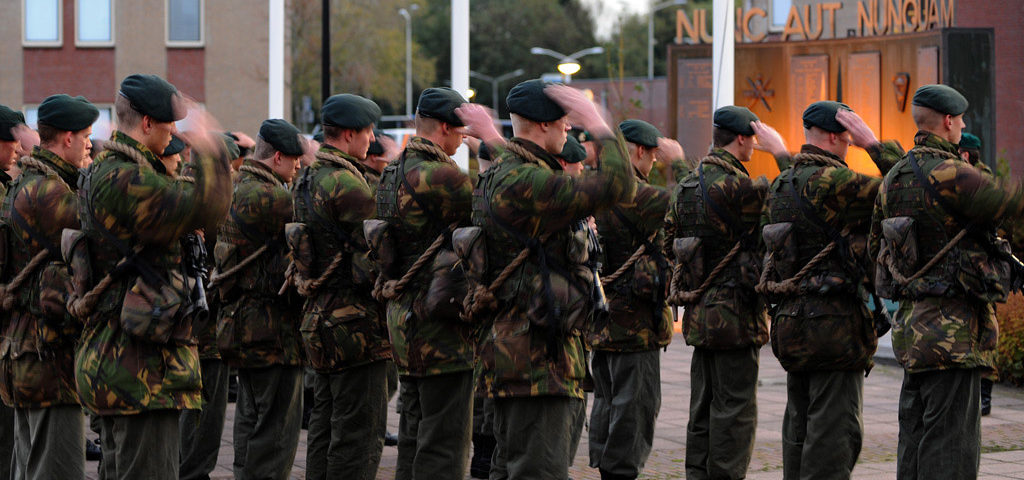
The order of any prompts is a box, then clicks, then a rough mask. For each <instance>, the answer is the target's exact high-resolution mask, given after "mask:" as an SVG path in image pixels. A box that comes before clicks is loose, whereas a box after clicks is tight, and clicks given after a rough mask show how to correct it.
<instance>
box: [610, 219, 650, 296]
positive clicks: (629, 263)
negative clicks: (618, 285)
mask: <svg viewBox="0 0 1024 480" xmlns="http://www.w3.org/2000/svg"><path fill="white" fill-rule="evenodd" d="M657 236H658V232H654V233H653V234H652V235H651V236H650V237H649V238H648V239H647V242H648V243H653V242H654V238H655V237H657ZM645 253H647V245H640V248H637V249H636V251H635V252H633V254H632V255H630V256H629V258H628V259H626V262H625V263H623V264H622V266H620V267H619V268H618V269H617V270H615V271H614V272H612V274H611V275H608V276H607V277H601V285H603V286H605V287H607V286H608V285H611V284H612V282H614V281H616V280H618V279H619V277H621V276H622V275H623V274H625V273H626V271H627V270H629V269H630V268H632V267H633V265H635V264H636V262H638V261H640V257H642V256H644V254H645Z"/></svg>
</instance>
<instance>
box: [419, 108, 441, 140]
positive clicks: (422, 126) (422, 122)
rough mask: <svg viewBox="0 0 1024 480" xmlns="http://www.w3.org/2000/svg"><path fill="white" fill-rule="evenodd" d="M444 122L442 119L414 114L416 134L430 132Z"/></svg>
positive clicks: (436, 129)
mask: <svg viewBox="0 0 1024 480" xmlns="http://www.w3.org/2000/svg"><path fill="white" fill-rule="evenodd" d="M442 123H444V121H442V120H438V119H436V118H428V117H423V116H420V114H418V113H417V114H416V133H417V134H428V135H429V134H432V133H434V132H436V131H438V130H439V129H440V128H441V124H442Z"/></svg>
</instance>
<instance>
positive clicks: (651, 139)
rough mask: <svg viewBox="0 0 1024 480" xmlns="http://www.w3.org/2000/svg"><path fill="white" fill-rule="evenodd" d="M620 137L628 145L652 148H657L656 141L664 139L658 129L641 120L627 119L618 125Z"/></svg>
mask: <svg viewBox="0 0 1024 480" xmlns="http://www.w3.org/2000/svg"><path fill="white" fill-rule="evenodd" d="M619 130H621V131H622V136H623V137H625V138H626V141H627V142H629V143H635V144H637V145H643V146H645V147H649V148H654V147H657V146H658V139H659V138H661V137H664V135H662V134H661V131H660V130H658V127H655V126H654V125H651V124H649V123H647V122H645V121H643V120H636V119H629V120H626V121H624V122H622V123H620V124H619Z"/></svg>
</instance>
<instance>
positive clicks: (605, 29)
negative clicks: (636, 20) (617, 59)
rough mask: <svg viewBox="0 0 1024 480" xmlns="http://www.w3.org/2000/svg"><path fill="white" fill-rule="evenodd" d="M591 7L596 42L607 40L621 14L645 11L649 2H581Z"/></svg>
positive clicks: (589, 0) (615, 0) (586, 0)
mask: <svg viewBox="0 0 1024 480" xmlns="http://www.w3.org/2000/svg"><path fill="white" fill-rule="evenodd" d="M581 1H582V2H583V3H585V4H588V5H590V6H591V9H592V11H593V12H594V14H595V16H596V20H597V31H596V32H595V33H596V34H597V38H598V40H604V39H607V38H608V36H609V35H610V34H611V32H612V28H613V27H614V26H615V21H616V20H617V19H618V18H619V16H620V15H621V14H622V13H623V12H632V13H639V12H645V11H647V5H648V1H649V0H581Z"/></svg>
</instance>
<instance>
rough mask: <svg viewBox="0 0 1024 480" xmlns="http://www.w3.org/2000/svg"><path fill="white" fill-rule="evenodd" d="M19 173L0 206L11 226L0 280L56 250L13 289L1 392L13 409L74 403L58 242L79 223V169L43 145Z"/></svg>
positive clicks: (77, 327)
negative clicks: (43, 254) (13, 295)
mask: <svg viewBox="0 0 1024 480" xmlns="http://www.w3.org/2000/svg"><path fill="white" fill-rule="evenodd" d="M21 168H22V173H21V176H19V177H18V179H17V180H15V181H14V182H13V183H12V185H11V188H10V191H9V192H8V193H9V195H8V197H7V198H6V199H5V201H4V206H3V213H2V216H3V221H4V222H5V223H6V224H7V225H8V226H9V228H10V229H9V231H8V232H9V233H8V238H7V239H6V241H7V242H8V246H9V247H10V248H9V255H10V256H9V258H8V259H7V261H8V262H9V263H8V265H7V268H6V272H5V274H4V280H3V283H8V282H10V280H11V279H12V278H13V277H14V276H15V275H18V273H19V272H21V271H22V269H24V268H25V267H26V265H27V264H28V263H29V261H30V259H31V258H32V257H34V256H35V255H36V254H37V253H38V252H40V251H43V250H44V249H46V248H48V247H49V248H52V249H56V250H57V251H56V252H51V253H50V255H49V257H48V260H47V262H46V263H44V264H42V265H40V266H39V267H37V268H35V269H34V271H33V272H32V274H31V275H30V276H29V277H28V279H27V280H26V281H25V282H24V283H23V284H22V286H21V288H19V289H18V290H17V291H16V292H15V302H14V307H13V309H11V310H10V311H9V312H6V313H5V316H6V315H9V318H8V319H7V321H6V322H5V323H6V324H7V325H8V327H7V330H6V332H5V333H4V336H3V341H2V343H0V355H2V358H0V394H2V396H3V400H4V403H6V404H8V405H10V406H14V407H18V408H46V407H49V406H54V405H77V404H78V395H77V394H76V393H75V384H74V355H75V350H74V348H75V343H76V342H77V341H78V337H79V335H80V333H81V323H80V322H78V320H76V319H74V318H72V317H71V316H70V315H68V313H67V311H66V310H65V308H64V304H65V303H66V301H67V296H68V287H69V285H68V283H67V276H66V274H64V273H63V272H64V271H66V268H67V267H66V266H65V264H64V262H63V260H61V257H60V252H59V250H60V247H59V245H60V237H61V232H62V231H63V229H65V228H72V229H77V228H79V225H80V223H79V220H78V196H77V194H76V191H77V190H78V169H76V168H75V167H74V166H72V165H71V164H69V163H67V162H66V161H64V160H63V159H62V158H60V157H59V156H57V155H56V154H54V153H53V152H51V151H49V150H47V149H45V148H41V147H35V149H34V150H33V151H32V156H31V157H30V158H27V159H23V160H22V163H21ZM15 213H16V216H14V215H12V214H15ZM37 237H38V238H37ZM41 242H46V243H48V244H49V245H46V246H44V245H43V243H41Z"/></svg>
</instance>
